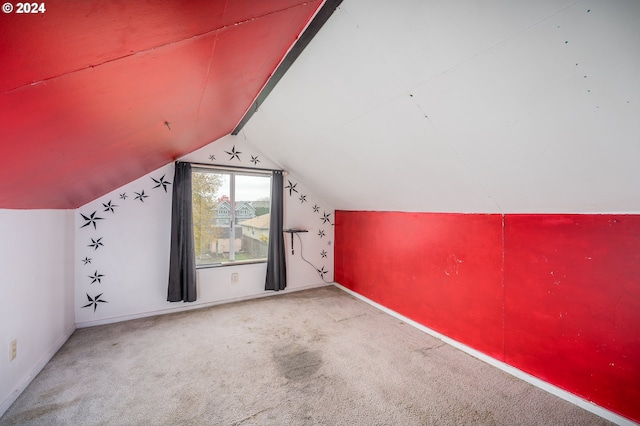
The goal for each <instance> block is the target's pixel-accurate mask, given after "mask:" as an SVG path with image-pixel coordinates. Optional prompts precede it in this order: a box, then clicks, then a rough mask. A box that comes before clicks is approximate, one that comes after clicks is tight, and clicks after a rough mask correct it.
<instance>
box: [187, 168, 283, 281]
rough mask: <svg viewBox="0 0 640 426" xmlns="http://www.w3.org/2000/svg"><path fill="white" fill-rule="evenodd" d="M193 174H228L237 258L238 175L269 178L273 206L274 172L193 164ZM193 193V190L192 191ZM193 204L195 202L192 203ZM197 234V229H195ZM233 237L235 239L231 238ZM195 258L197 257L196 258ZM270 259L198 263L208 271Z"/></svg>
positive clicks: (200, 267)
mask: <svg viewBox="0 0 640 426" xmlns="http://www.w3.org/2000/svg"><path fill="white" fill-rule="evenodd" d="M192 173H218V174H226V175H229V192H230V194H229V210H230V211H229V218H228V219H229V222H230V224H229V235H230V238H229V240H230V241H229V244H230V247H229V249H230V250H229V251H230V253H233V255H234V257H235V251H234V248H235V247H234V246H235V233H236V227H237V224H236V223H235V219H236V212H235V205H236V199H235V193H236V175H242V176H261V177H267V178H269V204H271V198H272V196H273V194H272V192H273V191H272V187H271V182H272V180H273V171H272V170H268V169H257V168H250V167H229V166H217V165H202V164H193V167H192ZM192 191H193V189H192ZM192 202H193V201H192ZM269 213H271V205H269ZM194 232H195V227H194ZM231 236H233V238H231ZM194 257H195V256H194ZM267 260H268V258H267V257H264V258H259V259H247V260H235V259H233V260H229V261H226V262H212V263H205V264H200V265H198V264H197V263H196V270H197V269H208V268H220V267H226V266H238V265H251V264H258V263H267Z"/></svg>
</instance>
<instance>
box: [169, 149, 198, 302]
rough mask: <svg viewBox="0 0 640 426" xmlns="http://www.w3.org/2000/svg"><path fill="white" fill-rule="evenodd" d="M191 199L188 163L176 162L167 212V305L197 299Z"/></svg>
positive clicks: (189, 165) (189, 166)
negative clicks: (168, 216)
mask: <svg viewBox="0 0 640 426" xmlns="http://www.w3.org/2000/svg"><path fill="white" fill-rule="evenodd" d="M191 199H192V195H191V164H190V163H183V162H179V161H177V162H176V163H175V176H174V178H173V206H172V209H171V254H170V258H169V288H168V292H167V300H168V301H169V302H180V301H183V302H194V301H195V300H196V297H197V295H196V260H195V250H194V239H193V215H192V205H191Z"/></svg>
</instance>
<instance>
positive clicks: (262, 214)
mask: <svg viewBox="0 0 640 426" xmlns="http://www.w3.org/2000/svg"><path fill="white" fill-rule="evenodd" d="M235 182H236V191H235V199H236V223H237V224H238V226H237V228H236V238H238V237H239V238H240V242H241V243H240V245H239V246H236V248H235V250H236V251H235V256H236V260H255V259H266V258H267V248H268V241H269V208H270V206H271V177H270V176H256V175H242V174H236V176H235Z"/></svg>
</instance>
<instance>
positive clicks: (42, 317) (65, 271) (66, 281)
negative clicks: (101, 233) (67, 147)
mask: <svg viewBox="0 0 640 426" xmlns="http://www.w3.org/2000/svg"><path fill="white" fill-rule="evenodd" d="M73 214H74V212H73V211H70V210H24V211H23V210H0V271H2V272H1V274H2V275H1V276H0V289H1V291H2V297H1V298H0V416H1V415H2V414H3V413H4V412H5V411H6V410H7V408H9V406H10V405H11V404H12V403H13V401H15V399H16V398H17V397H18V395H19V394H20V392H22V391H23V390H24V388H25V387H26V386H27V385H28V384H29V382H30V381H31V380H32V379H33V378H34V377H35V375H37V374H38V372H39V371H40V370H41V369H42V368H43V367H44V365H45V364H46V363H47V362H48V361H49V359H51V357H52V356H53V355H54V354H55V353H56V351H57V350H58V349H59V348H60V346H62V344H63V343H64V342H65V341H66V340H67V339H68V338H69V336H70V335H71V333H73V331H74V330H75V323H74V317H73V315H74V309H73V265H72V258H73V257H74V256H73V233H74V231H73ZM14 339H17V343H18V344H17V357H16V358H15V359H14V360H13V361H11V362H9V357H8V351H9V349H8V348H9V344H10V342H11V341H12V340H14Z"/></svg>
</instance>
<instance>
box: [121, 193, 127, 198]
mask: <svg viewBox="0 0 640 426" xmlns="http://www.w3.org/2000/svg"><path fill="white" fill-rule="evenodd" d="M120 199H121V200H126V199H127V193H126V192H123V193H122V194H120Z"/></svg>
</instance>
